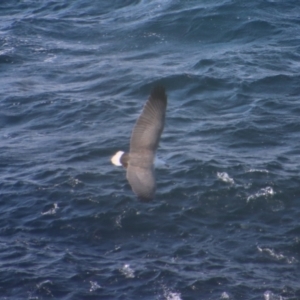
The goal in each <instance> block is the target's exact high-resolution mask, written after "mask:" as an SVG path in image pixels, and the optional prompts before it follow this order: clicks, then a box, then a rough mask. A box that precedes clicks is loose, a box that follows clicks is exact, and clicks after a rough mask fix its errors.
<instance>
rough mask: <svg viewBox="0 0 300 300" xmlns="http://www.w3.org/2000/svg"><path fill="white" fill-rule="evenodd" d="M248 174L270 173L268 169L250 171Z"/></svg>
mask: <svg viewBox="0 0 300 300" xmlns="http://www.w3.org/2000/svg"><path fill="white" fill-rule="evenodd" d="M248 172H249V173H254V172H257V173H269V171H268V170H266V169H250V170H249V171H248Z"/></svg>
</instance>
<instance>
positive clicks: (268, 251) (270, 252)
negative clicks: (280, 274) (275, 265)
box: [257, 246, 297, 264]
mask: <svg viewBox="0 0 300 300" xmlns="http://www.w3.org/2000/svg"><path fill="white" fill-rule="evenodd" d="M257 249H258V251H259V252H261V253H266V254H267V255H269V256H270V257H272V258H274V259H276V260H284V261H285V262H287V263H288V264H292V263H294V262H297V260H296V258H294V257H292V258H289V257H287V256H285V255H283V254H281V253H279V254H278V253H276V252H275V251H274V250H273V249H270V248H261V247H259V246H257Z"/></svg>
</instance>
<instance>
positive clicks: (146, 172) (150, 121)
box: [111, 85, 167, 202]
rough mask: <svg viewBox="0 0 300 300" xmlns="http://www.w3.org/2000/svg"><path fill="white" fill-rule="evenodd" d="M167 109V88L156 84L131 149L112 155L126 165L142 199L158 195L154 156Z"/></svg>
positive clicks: (137, 194)
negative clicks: (156, 193) (127, 151)
mask: <svg viewBox="0 0 300 300" xmlns="http://www.w3.org/2000/svg"><path fill="white" fill-rule="evenodd" d="M166 109H167V95H166V92H165V88H164V87H163V86H160V85H159V86H155V87H154V88H153V89H152V90H151V93H150V96H149V98H148V100H147V101H146V104H145V105H144V107H143V110H142V112H141V114H140V116H139V117H138V119H137V121H136V123H135V126H134V127H133V130H132V133H131V138H130V149H129V153H125V152H124V151H118V152H117V153H116V154H115V155H114V156H112V158H111V162H112V163H113V164H114V165H116V166H123V167H124V168H126V178H127V180H128V182H129V184H130V186H131V189H132V191H133V192H134V194H136V196H137V198H138V199H139V200H140V201H142V202H149V201H151V200H153V199H154V196H155V192H156V180H155V172H154V159H155V153H156V149H157V147H158V144H159V140H160V137H161V134H162V132H163V129H164V124H165V116H166Z"/></svg>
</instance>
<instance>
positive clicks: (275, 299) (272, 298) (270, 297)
mask: <svg viewBox="0 0 300 300" xmlns="http://www.w3.org/2000/svg"><path fill="white" fill-rule="evenodd" d="M264 298H265V300H283V299H284V298H283V297H282V296H278V295H275V294H274V293H272V292H271V291H265V292H264Z"/></svg>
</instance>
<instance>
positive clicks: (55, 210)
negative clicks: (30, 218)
mask: <svg viewBox="0 0 300 300" xmlns="http://www.w3.org/2000/svg"><path fill="white" fill-rule="evenodd" d="M58 209H59V207H58V205H57V203H54V207H52V208H50V209H49V210H47V211H45V212H42V213H41V214H42V215H54V214H56V212H57V210H58Z"/></svg>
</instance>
